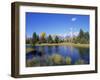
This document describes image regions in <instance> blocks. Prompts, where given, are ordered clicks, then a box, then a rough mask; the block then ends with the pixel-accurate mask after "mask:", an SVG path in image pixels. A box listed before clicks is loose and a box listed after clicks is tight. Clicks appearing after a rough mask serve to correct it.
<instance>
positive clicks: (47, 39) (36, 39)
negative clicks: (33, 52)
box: [26, 29, 89, 45]
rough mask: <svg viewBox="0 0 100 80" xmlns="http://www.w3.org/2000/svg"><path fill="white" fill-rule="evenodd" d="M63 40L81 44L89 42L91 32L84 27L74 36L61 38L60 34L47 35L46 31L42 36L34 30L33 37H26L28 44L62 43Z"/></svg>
mask: <svg viewBox="0 0 100 80" xmlns="http://www.w3.org/2000/svg"><path fill="white" fill-rule="evenodd" d="M61 42H70V43H76V44H77V43H81V44H89V32H84V31H83V30H82V29H80V31H79V34H78V36H73V37H70V38H64V39H61V38H59V36H57V35H56V36H55V37H52V35H48V36H46V33H45V32H42V33H41V34H40V36H39V35H38V34H37V33H36V32H33V35H32V37H31V38H27V39H26V44H33V45H35V44H36V43H38V44H41V43H61Z"/></svg>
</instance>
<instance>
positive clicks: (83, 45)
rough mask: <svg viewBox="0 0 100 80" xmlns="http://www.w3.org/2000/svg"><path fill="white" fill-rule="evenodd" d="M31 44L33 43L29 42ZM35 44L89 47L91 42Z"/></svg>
mask: <svg viewBox="0 0 100 80" xmlns="http://www.w3.org/2000/svg"><path fill="white" fill-rule="evenodd" d="M27 45H31V44H27ZM35 46H74V47H86V48H88V47H89V44H80V43H78V44H75V43H41V44H35Z"/></svg>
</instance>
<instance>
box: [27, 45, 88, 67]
mask: <svg viewBox="0 0 100 80" xmlns="http://www.w3.org/2000/svg"><path fill="white" fill-rule="evenodd" d="M28 47H30V46H28ZM28 47H27V48H28ZM31 48H33V49H34V50H33V51H31V52H29V53H26V66H27V67H33V66H56V65H76V64H89V48H79V47H72V46H35V47H31Z"/></svg>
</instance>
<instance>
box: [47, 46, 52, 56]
mask: <svg viewBox="0 0 100 80" xmlns="http://www.w3.org/2000/svg"><path fill="white" fill-rule="evenodd" d="M47 48H48V52H49V54H52V46H48V47H47Z"/></svg>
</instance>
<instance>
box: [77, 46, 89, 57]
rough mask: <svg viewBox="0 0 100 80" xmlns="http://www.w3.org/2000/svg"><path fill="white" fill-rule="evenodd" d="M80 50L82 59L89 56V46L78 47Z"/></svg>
mask: <svg viewBox="0 0 100 80" xmlns="http://www.w3.org/2000/svg"><path fill="white" fill-rule="evenodd" d="M78 51H79V54H80V57H81V58H82V59H83V58H84V57H88V56H89V48H78Z"/></svg>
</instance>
